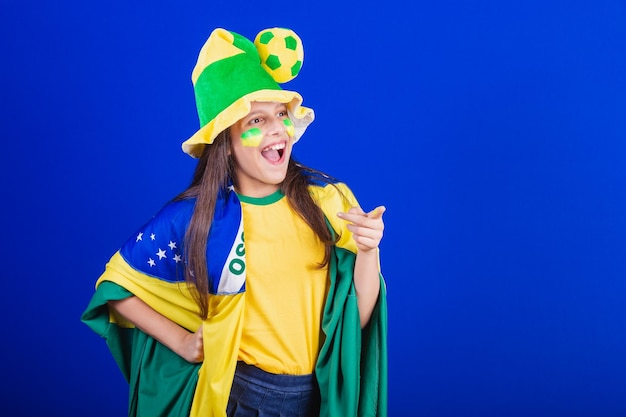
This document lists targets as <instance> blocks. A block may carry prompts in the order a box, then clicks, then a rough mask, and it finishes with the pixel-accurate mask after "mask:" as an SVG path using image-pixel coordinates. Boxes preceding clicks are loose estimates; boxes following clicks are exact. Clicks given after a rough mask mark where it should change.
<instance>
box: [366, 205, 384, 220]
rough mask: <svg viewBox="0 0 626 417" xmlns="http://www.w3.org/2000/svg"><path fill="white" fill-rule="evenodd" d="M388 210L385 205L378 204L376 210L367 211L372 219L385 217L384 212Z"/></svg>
mask: <svg viewBox="0 0 626 417" xmlns="http://www.w3.org/2000/svg"><path fill="white" fill-rule="evenodd" d="M386 210H387V208H386V207H385V206H378V207H376V208H375V209H374V210H372V211H370V212H369V213H367V217H368V218H370V219H380V218H381V217H383V213H384V212H385V211H386Z"/></svg>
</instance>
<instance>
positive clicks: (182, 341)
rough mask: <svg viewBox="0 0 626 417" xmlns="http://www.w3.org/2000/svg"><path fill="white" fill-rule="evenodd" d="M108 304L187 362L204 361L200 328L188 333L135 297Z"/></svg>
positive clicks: (112, 301)
mask: <svg viewBox="0 0 626 417" xmlns="http://www.w3.org/2000/svg"><path fill="white" fill-rule="evenodd" d="M108 304H109V307H110V308H113V309H114V310H115V311H117V312H118V313H119V314H121V315H122V316H123V317H124V318H126V319H127V320H128V321H130V322H131V323H133V324H134V325H135V326H136V327H137V328H138V329H140V330H141V331H143V332H144V333H146V334H147V335H149V336H151V337H153V338H154V339H156V340H158V341H159V342H161V343H162V344H164V345H165V346H167V347H168V348H170V349H171V350H172V351H174V352H175V353H176V354H177V355H179V356H181V357H182V358H183V359H185V360H186V361H187V362H191V363H198V362H202V361H203V360H204V351H203V340H202V326H200V329H198V331H197V332H195V333H190V332H188V331H187V330H185V329H184V328H183V327H181V326H179V325H178V324H176V323H174V322H173V321H172V320H170V319H168V318H167V317H165V316H163V315H162V314H160V313H159V312H157V311H156V310H154V309H153V308H152V307H150V306H149V305H148V304H146V303H145V302H143V301H142V300H141V299H139V298H138V297H135V296H133V297H128V298H124V299H122V300H111V301H109V302H108Z"/></svg>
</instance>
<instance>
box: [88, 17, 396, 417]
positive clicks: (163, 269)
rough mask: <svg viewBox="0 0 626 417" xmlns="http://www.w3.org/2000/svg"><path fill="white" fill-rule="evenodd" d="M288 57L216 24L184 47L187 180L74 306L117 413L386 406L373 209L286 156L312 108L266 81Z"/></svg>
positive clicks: (381, 288)
mask: <svg viewBox="0 0 626 417" xmlns="http://www.w3.org/2000/svg"><path fill="white" fill-rule="evenodd" d="M294 51H295V52H296V53H297V56H298V61H297V62H296V63H295V64H294V65H293V66H292V67H291V68H292V69H294V68H295V70H293V71H291V75H290V76H289V75H288V76H287V77H285V76H284V73H283V74H282V75H281V74H280V73H278V72H276V71H275V70H276V66H277V65H276V62H281V60H282V62H285V61H286V59H288V58H289V54H292V55H293V53H294ZM272 57H273V58H272ZM301 63H302V46H301V42H300V39H299V38H298V37H297V35H296V34H295V33H293V32H292V31H290V30H287V29H280V28H273V29H267V30H265V31H262V32H261V33H259V35H258V36H257V38H256V40H255V43H254V44H253V43H252V42H250V41H249V40H248V39H246V38H245V37H243V36H241V35H239V34H236V33H233V32H229V31H226V30H224V29H216V30H215V31H213V33H212V34H211V35H210V37H209V39H208V40H207V42H206V43H205V45H204V47H203V48H202V50H201V51H200V55H199V57H198V62H197V64H196V67H195V68H194V71H193V73H192V80H193V82H194V90H195V93H196V103H197V107H198V114H199V117H200V123H201V126H202V127H201V129H200V130H199V131H198V132H197V133H196V134H195V135H193V136H192V137H191V138H190V139H188V140H187V141H185V142H184V143H183V150H184V151H185V152H186V153H188V154H189V155H191V156H193V157H198V158H199V161H198V165H197V168H196V171H195V173H194V176H193V180H192V182H191V185H190V186H189V188H188V189H187V190H185V191H184V192H183V193H181V194H180V195H179V196H177V197H176V198H175V199H174V200H173V201H171V202H170V203H168V204H166V205H165V206H164V207H163V208H162V209H161V211H160V212H159V213H158V214H157V215H155V216H154V217H153V218H152V219H151V220H150V221H149V222H148V223H146V224H145V225H144V226H142V227H141V228H140V229H139V230H138V231H137V233H136V234H134V235H133V236H132V237H131V238H130V239H129V240H128V241H127V242H126V243H125V244H124V245H123V246H122V247H121V248H120V250H119V251H118V252H117V253H116V254H115V255H114V256H113V257H112V258H111V260H110V261H109V263H108V264H107V268H106V270H105V272H104V273H103V274H102V276H101V277H100V278H99V279H98V281H97V283H96V293H95V294H94V296H93V298H92V300H91V302H90V304H89V306H88V307H87V309H86V311H85V312H84V314H83V317H82V320H83V321H84V322H85V323H86V324H87V325H89V326H90V327H91V328H92V329H93V330H94V331H95V332H96V333H98V334H100V335H102V336H103V337H105V338H106V340H107V344H108V346H109V348H110V350H111V352H112V354H113V356H114V357H115V359H116V360H117V362H118V364H119V366H120V368H121V369H122V371H123V373H124V375H125V377H126V378H127V380H128V381H129V384H130V402H129V415H130V416H137V415H141V416H187V415H191V416H225V415H228V416H252V415H254V416H317V415H323V416H357V415H368V416H369V415H371V416H375V415H376V416H385V415H386V412H387V351H386V326H387V323H386V320H387V312H386V300H385V285H384V281H383V279H382V276H381V274H380V270H379V257H378V246H379V243H380V241H381V238H382V235H383V220H382V214H383V212H384V211H385V208H384V207H377V208H376V209H374V210H372V211H370V212H369V213H365V212H364V211H363V210H362V209H361V208H360V207H359V205H358V203H357V201H356V199H355V198H354V196H353V194H352V192H351V191H350V189H349V188H348V187H347V186H346V185H345V184H343V183H340V182H338V181H336V180H334V179H332V178H331V177H329V176H328V175H326V174H323V173H321V172H319V171H316V170H313V169H311V168H308V167H305V166H303V165H301V164H299V163H297V162H296V161H295V160H294V159H293V158H292V157H291V153H292V147H293V145H294V143H295V142H296V141H297V140H298V139H299V138H300V137H301V135H302V134H303V132H304V130H305V129H306V127H307V126H308V125H309V124H310V123H311V122H312V121H313V118H314V116H313V111H312V110H311V109H308V108H306V107H303V106H302V105H301V103H302V98H301V96H300V95H299V94H298V93H296V92H291V91H286V90H282V89H281V88H280V86H279V85H278V82H285V81H287V80H289V79H290V78H289V77H291V78H293V77H295V75H297V71H299V68H300V66H301ZM281 65H282V64H281ZM272 74H273V75H274V77H273V76H272ZM277 81H278V82H277Z"/></svg>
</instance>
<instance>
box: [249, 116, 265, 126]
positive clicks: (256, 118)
mask: <svg viewBox="0 0 626 417" xmlns="http://www.w3.org/2000/svg"><path fill="white" fill-rule="evenodd" d="M261 120H262V119H261V118H260V117H255V118H254V119H250V121H249V122H248V123H249V124H251V125H255V124H258V123H261Z"/></svg>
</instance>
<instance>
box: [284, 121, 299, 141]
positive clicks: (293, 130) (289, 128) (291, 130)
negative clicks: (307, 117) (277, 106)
mask: <svg viewBox="0 0 626 417" xmlns="http://www.w3.org/2000/svg"><path fill="white" fill-rule="evenodd" d="M283 123H284V124H285V127H286V128H287V134H288V135H289V137H290V138H292V137H293V136H294V135H295V134H296V128H295V127H294V126H293V122H292V121H291V120H289V119H285V120H283Z"/></svg>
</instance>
